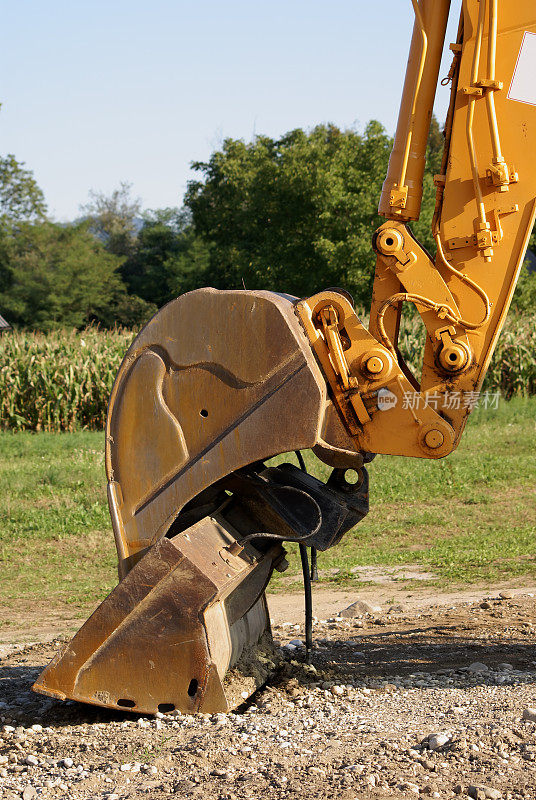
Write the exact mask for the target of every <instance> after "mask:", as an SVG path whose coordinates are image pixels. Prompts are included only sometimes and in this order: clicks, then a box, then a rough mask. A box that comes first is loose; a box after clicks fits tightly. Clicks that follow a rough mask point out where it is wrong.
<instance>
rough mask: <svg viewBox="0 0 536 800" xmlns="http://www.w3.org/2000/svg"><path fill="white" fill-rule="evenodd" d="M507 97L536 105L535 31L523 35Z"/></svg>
mask: <svg viewBox="0 0 536 800" xmlns="http://www.w3.org/2000/svg"><path fill="white" fill-rule="evenodd" d="M508 99H509V100H517V102H518V103H529V104H530V105H532V106H535V105H536V33H532V31H525V34H524V36H523V41H522V42H521V49H520V51H519V55H518V57H517V64H516V68H515V70H514V74H513V76H512V83H511V84H510V90H509V92H508Z"/></svg>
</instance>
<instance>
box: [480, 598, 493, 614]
mask: <svg viewBox="0 0 536 800" xmlns="http://www.w3.org/2000/svg"><path fill="white" fill-rule="evenodd" d="M480 608H483V609H484V611H486V610H487V609H488V608H491V603H490V602H489V601H488V600H484V601H483V602H482V603H480Z"/></svg>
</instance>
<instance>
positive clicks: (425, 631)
mask: <svg viewBox="0 0 536 800" xmlns="http://www.w3.org/2000/svg"><path fill="white" fill-rule="evenodd" d="M356 638H357V641H352V640H343V639H340V640H339V639H330V640H329V641H328V640H325V639H318V640H317V642H316V644H317V645H318V647H317V649H315V650H314V651H313V664H314V665H315V666H316V667H317V668H330V669H331V670H333V671H334V672H336V673H338V674H339V675H340V678H341V681H346V682H347V681H348V680H351V679H354V678H358V679H362V678H365V677H369V678H378V679H381V680H385V679H386V678H389V677H393V676H395V675H398V676H402V677H405V678H408V677H409V676H411V675H414V674H415V673H419V672H426V673H439V674H445V672H447V671H448V672H449V673H451V675H450V676H451V677H452V678H454V680H456V676H458V679H459V680H460V681H463V682H464V683H466V682H467V670H468V668H469V667H470V665H471V664H475V663H480V664H483V665H484V666H485V667H488V670H485V669H484V670H482V671H481V672H479V671H474V672H473V671H471V675H472V678H473V682H476V683H477V684H478V685H497V675H498V674H501V675H505V676H507V675H508V673H509V672H511V670H509V669H508V667H506V668H505V667H504V665H511V667H512V668H513V670H521V671H524V672H534V678H535V681H536V644H535V643H534V641H533V639H532V637H531V639H530V640H529V641H526V640H525V641H523V640H512V639H509V640H508V641H504V640H502V639H500V638H499V637H496V636H493V637H486V639H480V638H475V637H472V636H471V633H470V632H467V633H462V632H460V631H459V628H457V629H453V630H451V629H449V627H448V626H437V625H433V626H429V627H421V628H412V629H411V630H409V631H404V632H400V631H398V632H396V633H393V632H391V631H389V632H385V633H384V632H381V631H380V632H378V633H370V632H367V633H366V634H364V635H363V634H360V635H359V636H358V637H356ZM452 670H455V672H452ZM415 681H418V677H416V678H415ZM411 685H412V684H411V681H410V683H409V687H410V688H411ZM415 685H416V686H419V685H418V684H417V683H416V684H415ZM419 688H422V686H419Z"/></svg>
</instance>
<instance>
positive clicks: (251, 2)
mask: <svg viewBox="0 0 536 800" xmlns="http://www.w3.org/2000/svg"><path fill="white" fill-rule="evenodd" d="M453 5H454V7H455V9H456V11H457V8H458V6H459V3H457V2H454V3H453ZM453 16H454V17H457V13H456V12H455V13H454V14H453ZM412 25H413V13H412V9H411V3H410V0H382V2H381V3H380V2H376V3H370V2H368V1H367V2H366V1H365V0H352V1H351V0H332V2H331V3H328V2H326V0H322V2H320V0H307V2H305V0H287V1H286V2H283V1H282V0H270V2H264V0H248V2H246V0H226V2H223V0H220V2H216V1H215V0H197V2H193V0H153V2H151V3H149V2H139V0H129V2H125V0H108V2H103V1H102V0H93V2H91V3H89V2H85V1H83V2H76V0H75V2H73V0H71V2H60V0H49V1H48V2H43V0H39V1H38V0H7V2H4V3H3V6H2V26H1V27H2V29H1V33H0V62H1V63H0V70H1V74H2V76H3V77H2V84H1V89H0V102H2V109H1V110H0V152H1V153H2V154H5V153H8V152H12V153H14V154H15V155H16V157H17V158H18V159H19V160H22V161H25V162H26V165H27V166H28V167H29V168H30V169H32V170H33V171H34V174H35V176H36V178H37V180H38V182H39V184H40V185H41V187H42V188H43V190H44V192H45V195H46V198H47V201H48V204H49V209H50V212H51V214H52V215H53V216H54V217H55V218H57V219H61V220H65V219H71V218H73V217H75V216H76V215H77V214H78V208H79V205H80V204H81V203H84V202H86V201H87V195H88V191H89V190H90V189H95V190H99V191H104V192H109V191H111V190H113V189H114V188H115V187H117V186H118V185H119V182H120V181H130V182H132V184H133V193H134V194H135V195H136V196H139V197H140V198H141V200H142V203H143V206H144V207H145V208H159V207H164V206H171V205H180V203H181V199H182V195H183V193H184V189H185V187H186V182H187V180H188V179H189V178H191V177H193V174H192V172H191V171H190V168H189V165H190V162H191V161H193V160H204V159H206V158H208V156H209V155H210V153H211V152H212V151H213V150H214V149H215V148H217V147H218V146H219V144H220V143H221V141H222V140H223V138H225V137H226V136H232V137H237V138H244V139H251V137H252V136H253V135H254V134H255V133H263V134H268V135H270V136H279V135H281V134H282V133H284V132H286V131H288V130H291V129H292V128H296V127H305V128H310V127H312V126H313V125H315V124H317V123H319V122H333V123H335V124H336V125H339V126H341V127H343V128H345V127H352V126H353V127H356V128H357V129H362V128H363V126H364V125H365V124H366V122H367V121H368V120H369V119H372V118H375V119H379V120H380V121H381V122H382V123H383V124H384V125H385V126H386V128H387V130H388V131H389V132H390V133H392V132H393V131H394V128H395V125H396V118H397V113H398V104H399V98H400V93H401V89H402V83H403V79H404V70H405V64H406V60H407V54H408V48H409V42H410V37H411V30H412ZM456 25H457V20H456V19H454V20H452V22H451V25H450V29H451V34H450V35H451V36H454V32H455V29H456ZM448 41H450V40H448ZM448 63H449V57H448V55H447V57H446V60H445V62H444V66H443V70H442V74H445V73H446V71H447V70H448ZM447 102H448V93H447V91H446V90H445V89H442V90H441V91H440V95H439V97H438V101H437V103H436V110H437V113H438V116H439V117H440V120H441V121H442V118H443V117H444V114H445V110H446V104H447Z"/></svg>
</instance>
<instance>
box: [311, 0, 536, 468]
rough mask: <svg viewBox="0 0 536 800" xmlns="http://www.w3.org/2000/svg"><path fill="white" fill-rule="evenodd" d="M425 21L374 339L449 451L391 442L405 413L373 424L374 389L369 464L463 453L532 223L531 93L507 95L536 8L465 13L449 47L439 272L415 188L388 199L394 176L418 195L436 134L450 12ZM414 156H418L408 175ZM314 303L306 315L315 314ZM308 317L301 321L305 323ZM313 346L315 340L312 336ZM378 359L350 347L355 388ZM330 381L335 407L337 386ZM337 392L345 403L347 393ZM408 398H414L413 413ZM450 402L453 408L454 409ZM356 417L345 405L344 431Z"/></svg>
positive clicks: (428, 438)
mask: <svg viewBox="0 0 536 800" xmlns="http://www.w3.org/2000/svg"><path fill="white" fill-rule="evenodd" d="M420 11H421V13H422V19H423V20H424V25H425V29H426V32H427V34H428V48H427V52H426V58H425V63H424V70H423V72H422V74H421V72H420V66H419V65H420V61H419V58H420V56H419V53H421V54H422V46H421V45H419V36H418V33H419V31H420V29H421V23H420V20H419V18H417V21H416V26H415V32H414V38H413V42H412V50H411V53H410V60H409V64H408V73H407V76H406V83H405V87H404V97H403V101H402V106H401V112H400V117H399V124H398V129H397V135H396V138H395V145H394V148H393V153H392V156H391V161H390V164H389V173H388V177H387V179H386V183H385V184H384V191H383V194H382V200H381V203H380V212H381V213H382V214H383V215H384V216H386V217H387V218H388V220H389V221H388V222H386V223H385V224H384V225H382V226H381V227H380V228H379V229H378V231H377V232H376V234H375V237H374V247H375V249H376V252H377V261H376V273H375V280H374V289H373V298H372V305H371V314H370V325H369V331H370V334H372V336H373V337H374V340H375V341H374V346H375V347H377V345H378V344H380V345H382V346H383V347H385V348H386V350H387V351H388V352H389V353H390V355H391V358H392V362H391V363H392V364H393V365H394V366H393V367H392V369H393V370H394V371H395V372H396V370H397V369H398V371H399V376H398V377H399V379H401V378H400V376H404V380H405V381H407V384H408V386H409V387H410V388H411V390H412V391H413V393H414V395H415V398H414V402H415V404H422V403H423V402H429V403H430V401H431V398H434V408H435V409H436V410H437V412H438V414H439V415H440V417H441V418H442V420H443V421H444V422H445V423H448V425H449V427H450V430H451V431H452V432H453V438H451V437H446V438H443V439H442V440H441V444H440V446H439V447H437V448H432V449H434V450H435V452H433V453H432V452H431V450H430V447H429V446H427V447H426V449H423V443H425V444H426V445H429V444H430V442H433V443H435V442H439V441H440V439H441V437H440V436H438V435H436V434H435V433H434V434H433V435H428V434H426V435H424V436H423V435H422V433H421V434H420V435H417V436H415V437H413V439H412V440H411V441H408V439H407V438H406V437H402V438H401V437H398V438H397V436H396V435H393V434H392V431H391V423H392V421H393V419H394V418H395V414H396V415H397V416H398V415H399V414H400V409H399V408H398V406H397V410H396V412H395V413H392V412H391V411H390V412H389V414H387V413H386V414H376V413H375V408H374V407H373V405H372V406H371V402H370V394H367V391H368V389H365V393H364V394H363V392H361V393H360V396H361V397H362V398H363V402H364V405H365V407H366V409H367V413H368V415H369V417H370V421H369V420H364V421H360V419H359V416H358V415H357V414H354V418H353V421H352V425H353V427H352V428H351V432H352V435H353V436H354V438H355V441H356V443H357V445H358V446H359V447H363V446H365V445H364V442H365V441H366V442H367V446H370V447H372V449H374V448H376V449H375V452H391V453H398V454H403V455H407V456H420V457H422V456H423V455H424V456H425V457H438V456H439V455H445V454H446V453H447V452H450V450H452V449H453V447H455V446H456V444H457V443H458V441H459V438H460V435H461V433H462V431H463V428H464V425H465V422H466V420H467V417H468V415H469V413H470V411H471V409H472V407H473V406H474V401H473V398H475V397H476V394H477V393H478V391H479V389H480V387H481V385H482V381H483V379H484V376H485V372H486V368H487V365H488V363H489V360H490V358H491V355H492V352H493V348H494V346H495V344H496V341H497V337H498V336H499V333H500V330H501V327H502V324H503V322H504V318H505V316H506V313H507V310H508V306H509V303H510V300H511V297H512V293H513V291H514V287H515V282H516V280H517V276H518V273H519V269H520V267H521V264H522V261H523V258H524V256H525V251H526V248H527V244H528V239H529V236H530V232H531V230H532V226H533V223H534V218H535V213H536V171H535V170H534V147H535V144H536V142H535V136H534V133H533V132H534V130H536V90H535V91H534V92H533V97H532V102H530V101H529V102H521V101H519V100H515V99H513V98H510V97H509V94H508V93H509V87H510V86H511V85H512V81H513V76H514V71H515V68H516V64H517V61H518V58H519V55H520V52H521V48H522V43H523V41H524V38H525V37H526V36H530V35H534V34H536V5H535V4H534V3H533V2H531V1H530V0H517V1H516V2H510V3H506V2H500V3H499V2H496V0H464V2H463V8H462V15H461V21H460V26H459V35H458V41H457V42H456V43H454V44H453V45H452V50H453V52H454V62H453V67H452V68H451V71H450V73H449V80H450V81H451V82H452V89H451V104H450V109H449V114H448V117H447V124H446V130H445V154H444V158H443V174H441V175H439V176H437V179H436V184H437V187H438V188H437V203H436V212H435V214H434V220H433V233H434V237H435V239H436V244H437V252H436V256H435V259H432V258H431V257H430V256H429V255H428V253H427V252H426V251H425V250H423V248H422V247H421V246H420V245H419V244H418V242H417V241H416V240H415V239H414V238H413V236H412V234H411V231H410V230H409V229H408V228H407V227H406V225H405V224H404V221H405V220H409V219H415V218H416V217H417V216H418V213H419V202H420V197H419V194H418V192H414V193H413V194H412V192H411V187H412V184H411V181H410V179H409V177H408V178H404V181H405V183H406V184H407V185H408V186H409V189H410V190H409V193H408V194H407V197H408V201H407V203H402V204H400V203H399V202H398V200H397V202H395V203H394V204H393V203H392V202H391V200H390V198H391V199H392V197H391V195H390V192H391V190H392V189H393V187H395V189H397V191H398V190H399V189H400V183H401V180H402V179H401V178H400V175H407V176H409V175H411V176H416V179H417V180H418V181H419V182H420V181H421V178H422V172H421V171H420V168H421V167H422V164H423V163H424V156H425V147H426V135H427V132H428V128H427V127H426V124H425V122H426V109H428V110H429V109H430V108H431V105H430V104H431V102H432V99H433V98H432V94H431V92H432V87H434V89H435V83H436V78H437V64H438V59H439V56H440V51H441V45H442V39H441V36H440V33H441V32H442V31H444V23H445V14H446V12H447V7H446V5H443V4H441V3H426V2H425V3H422V4H421V6H420ZM535 67H536V65H535ZM415 87H417V89H415ZM425 92H428V93H429V94H427V101H426V102H424V101H422V102H421V100H420V99H419V98H420V97H423V96H424V93H425ZM529 100H530V98H529ZM414 101H415V102H414ZM415 109H417V111H418V114H417V117H418V123H416V121H415V120H416V116H415V113H414V111H415ZM412 126H413V127H412ZM415 126H417V127H415ZM416 130H418V131H419V135H416V134H415V131H416ZM407 152H410V154H411V157H410V159H409V161H408V160H407V159H406V154H407ZM514 159H515V168H514V167H513V166H512V164H513V161H514ZM411 165H413V166H414V171H412V168H411ZM396 197H397V198H398V199H399V197H398V195H396ZM410 198H413V200H412V202H410ZM417 198H419V199H417ZM316 297H318V296H315V298H312V299H310V300H308V301H307V303H306V304H305V305H304V304H301V308H302V309H305V307H306V306H307V307H309V306H310V305H311V303H312V302H313V301H314V300H315V299H316ZM404 303H413V304H414V305H415V306H416V308H417V310H418V312H419V314H420V315H421V317H422V320H423V322H424V325H425V327H426V330H427V334H428V335H427V337H426V344H425V348H424V355H423V366H422V372H421V375H419V376H413V375H412V374H411V373H410V371H409V369H408V368H407V366H406V365H405V364H404V362H403V359H402V357H401V356H400V353H399V351H398V347H397V340H398V330H399V323H400V315H401V311H402V307H403V304H404ZM298 308H300V306H298ZM300 313H302V316H303V311H302V312H300ZM304 324H305V323H304ZM307 333H308V336H309V337H310V338H311V337H313V334H312V332H311V330H310V329H309V328H307ZM317 333H318V331H317ZM347 333H348V331H347ZM315 337H316V338H315ZM315 337H313V338H311V341H312V343H313V347H314V348H315V352H316V353H317V356H318V357H319V358H320V360H321V363H322V364H323V366H324V371H325V372H326V367H325V362H326V359H328V360H330V361H331V362H332V363H333V356H332V350H331V346H330V342H329V341H328V340H324V341H319V340H318V336H317V335H316V334H315ZM350 338H351V337H350ZM320 339H322V337H321V336H320ZM372 350H373V347H372V343H371V342H368V341H367V340H366V339H365V338H364V337H363V336H359V337H358V338H357V339H355V340H354V339H352V340H351V347H350V350H349V351H348V352H346V354H345V355H346V359H347V361H348V363H349V365H350V370H349V373H348V375H347V377H346V383H347V384H348V385H351V382H352V378H354V379H356V380H358V382H361V381H362V380H363V378H364V375H365V372H366V373H367V374H368V376H369V377H371V371H370V370H368V371H367V370H366V369H365V370H363V366H362V365H363V364H366V363H368V360H369V359H370V358H371V356H372ZM321 351H323V352H322V354H321ZM350 352H351V353H352V355H353V356H354V357H353V359H350V357H349V353H350ZM373 363H374V362H373ZM326 374H327V373H326ZM393 374H394V373H393ZM328 380H329V382H330V385H331V387H332V391H333V392H334V393H335V395H336V396H339V395H340V389H341V383H340V380H339V379H338V377H337V376H336V377H330V378H329V379H328ZM360 385H361V383H360ZM389 388H390V389H391V388H392V387H389ZM342 390H343V392H344V391H345V390H346V393H347V394H348V391H347V388H346V387H345V386H344V385H342ZM407 396H408V391H407V387H406V394H405V397H406V404H407ZM454 396H457V398H458V399H457V400H455V401H454V400H453V399H452V398H453V397H454ZM339 404H340V406H341V408H342V406H343V405H344V403H343V401H342V400H339ZM406 412H407V409H406ZM349 413H350V412H349V411H348V404H347V410H346V422H347V425H350V422H349V419H348V415H349ZM418 424H419V425H420V426H421V428H422V430H424V429H425V428H426V425H427V423H425V422H424V420H422V419H419V422H418ZM438 430H439V428H438ZM371 442H374V445H373V446H372V445H371ZM378 448H379V449H378Z"/></svg>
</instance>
